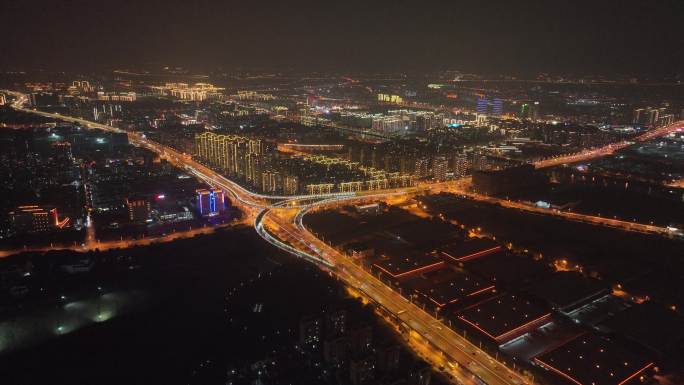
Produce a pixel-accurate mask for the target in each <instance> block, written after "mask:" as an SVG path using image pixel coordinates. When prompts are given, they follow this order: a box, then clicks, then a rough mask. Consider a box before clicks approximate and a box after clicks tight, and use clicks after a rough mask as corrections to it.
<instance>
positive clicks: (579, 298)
mask: <svg viewBox="0 0 684 385" xmlns="http://www.w3.org/2000/svg"><path fill="white" fill-rule="evenodd" d="M529 292H530V294H532V295H534V296H535V297H537V298H541V299H543V300H544V301H546V302H548V303H549V305H550V306H551V307H553V308H554V309H558V310H561V311H569V310H572V309H576V308H578V307H580V306H582V305H584V304H586V303H589V302H591V301H592V300H594V299H596V298H598V297H601V296H603V295H605V294H608V293H609V292H610V290H609V288H608V286H607V285H606V284H605V283H603V282H601V281H599V280H597V279H593V278H585V277H584V276H582V274H580V273H577V272H573V271H561V272H557V273H553V274H552V275H551V276H549V277H548V279H545V280H543V281H539V282H536V283H534V284H532V286H531V288H530V290H529Z"/></svg>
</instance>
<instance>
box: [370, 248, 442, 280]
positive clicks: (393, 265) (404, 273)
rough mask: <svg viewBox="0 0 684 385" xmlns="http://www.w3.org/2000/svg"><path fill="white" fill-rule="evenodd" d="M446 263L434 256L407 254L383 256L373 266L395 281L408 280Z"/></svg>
mask: <svg viewBox="0 0 684 385" xmlns="http://www.w3.org/2000/svg"><path fill="white" fill-rule="evenodd" d="M444 264H445V263H444V261H443V260H442V259H440V258H437V257H436V256H434V255H432V254H422V253H407V254H404V255H402V256H392V255H387V254H383V255H382V256H380V257H379V258H377V259H376V260H375V262H374V263H373V266H374V267H375V268H377V269H379V270H380V271H382V272H383V273H385V274H388V275H389V276H390V277H392V278H394V279H400V278H408V277H410V276H413V275H415V274H419V273H426V272H428V271H430V270H435V269H438V268H440V267H442V266H444Z"/></svg>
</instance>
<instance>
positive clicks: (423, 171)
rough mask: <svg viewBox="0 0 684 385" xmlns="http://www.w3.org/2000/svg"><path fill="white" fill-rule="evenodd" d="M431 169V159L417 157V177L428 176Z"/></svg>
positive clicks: (415, 173)
mask: <svg viewBox="0 0 684 385" xmlns="http://www.w3.org/2000/svg"><path fill="white" fill-rule="evenodd" d="M429 171H430V160H429V159H428V158H426V157H422V158H418V159H416V167H415V169H414V175H415V176H416V178H427V177H428V175H429Z"/></svg>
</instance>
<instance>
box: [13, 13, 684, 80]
mask: <svg viewBox="0 0 684 385" xmlns="http://www.w3.org/2000/svg"><path fill="white" fill-rule="evenodd" d="M141 3H142V2H133V1H116V2H106V3H99V2H85V1H80V0H77V1H70V2H58V3H55V2H47V1H32V2H19V1H8V2H5V3H4V4H3V5H2V6H0V14H2V15H3V16H2V18H3V19H4V20H3V25H4V26H5V29H4V33H5V36H4V39H3V43H4V49H3V55H2V57H1V58H0V68H5V69H7V70H17V69H40V68H51V69H54V70H64V71H71V70H98V69H103V68H116V67H132V68H133V67H140V66H142V65H146V64H149V63H155V65H156V64H157V63H159V65H162V64H166V65H172V66H182V67H186V68H189V69H192V70H195V71H209V70H214V69H216V68H221V67H222V68H231V69H233V68H257V69H276V70H277V69H285V68H294V69H299V70H304V71H306V70H316V71H336V72H345V71H350V72H351V71H377V72H391V71H404V72H420V71H433V70H442V69H458V70H463V71H467V72H476V73H511V74H525V75H530V74H535V73H540V72H547V73H553V74H562V73H568V74H602V75H605V74H634V75H639V76H672V75H675V76H676V75H678V74H680V73H681V62H682V61H683V60H684V52H683V51H681V50H680V49H679V48H680V46H681V42H682V37H683V36H684V26H682V23H681V22H679V19H680V18H681V16H682V15H684V3H682V2H680V1H673V0H665V1H659V2H643V1H636V0H627V1H624V0H623V1H616V0H609V1H603V2H588V1H573V2H570V1H560V2H555V4H553V5H549V4H548V3H547V2H543V1H525V2H501V1H490V2H488V3H487V4H481V3H479V2H477V3H476V2H463V1H450V2H442V1H428V2H420V4H419V3H415V2H408V1H394V2H388V1H376V2H372V4H367V3H365V2H361V1H347V2H336V3H321V2H313V1H297V2H295V3H293V2H270V1H256V2H249V4H247V3H246V2H235V1H227V2H219V1H200V2H193V3H188V2H180V1H175V0H169V1H146V2H144V3H142V4H141Z"/></svg>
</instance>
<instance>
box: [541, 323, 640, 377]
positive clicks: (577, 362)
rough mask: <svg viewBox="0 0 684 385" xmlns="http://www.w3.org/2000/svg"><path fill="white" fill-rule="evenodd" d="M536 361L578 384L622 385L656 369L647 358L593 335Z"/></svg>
mask: <svg viewBox="0 0 684 385" xmlns="http://www.w3.org/2000/svg"><path fill="white" fill-rule="evenodd" d="M534 362H535V363H537V364H538V365H541V366H542V367H544V368H545V369H548V370H549V371H550V372H553V373H554V374H556V375H558V376H559V377H561V378H564V379H565V380H567V381H569V383H572V384H577V385H591V384H596V385H599V384H600V385H623V384H626V383H628V382H629V381H630V380H632V379H634V378H636V377H638V376H639V375H641V374H642V373H644V372H645V371H646V370H647V369H648V368H650V367H651V366H653V362H652V361H650V360H649V359H647V358H646V357H645V356H644V355H642V354H638V353H634V352H632V351H629V350H627V349H625V348H623V347H622V346H620V345H618V344H616V343H615V342H613V341H611V340H609V339H607V338H605V337H602V336H599V335H597V334H591V333H590V334H585V335H582V336H580V337H578V338H575V339H574V340H572V341H570V342H568V343H566V344H564V345H561V346H560V347H558V348H556V349H554V350H552V351H550V352H547V353H544V354H542V355H541V356H538V357H536V358H535V359H534ZM635 383H636V382H635Z"/></svg>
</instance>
